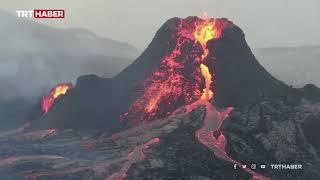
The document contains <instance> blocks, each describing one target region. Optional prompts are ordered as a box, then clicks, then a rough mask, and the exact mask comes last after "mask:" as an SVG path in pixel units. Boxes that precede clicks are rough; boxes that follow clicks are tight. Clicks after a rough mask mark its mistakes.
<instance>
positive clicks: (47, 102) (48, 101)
mask: <svg viewBox="0 0 320 180" xmlns="http://www.w3.org/2000/svg"><path fill="white" fill-rule="evenodd" d="M71 88H72V85H71V84H69V83H64V84H58V85H57V86H55V87H54V88H52V90H51V91H50V94H49V95H47V96H44V97H43V98H42V100H41V109H42V111H43V112H44V113H45V114H47V113H48V112H49V110H50V108H51V107H52V105H53V104H54V101H55V100H56V99H57V98H58V97H59V96H61V95H64V94H66V93H67V92H68V91H69V90H70V89H71Z"/></svg>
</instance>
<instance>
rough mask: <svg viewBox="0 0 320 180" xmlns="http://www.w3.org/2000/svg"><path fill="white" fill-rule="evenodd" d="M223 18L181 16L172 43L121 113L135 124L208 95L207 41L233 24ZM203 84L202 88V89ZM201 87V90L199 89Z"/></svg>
mask: <svg viewBox="0 0 320 180" xmlns="http://www.w3.org/2000/svg"><path fill="white" fill-rule="evenodd" d="M224 21H226V20H224V19H216V20H215V19H212V18H206V19H200V18H187V19H180V21H179V24H177V25H176V27H175V29H174V30H173V32H175V33H173V34H172V39H169V42H168V47H174V48H173V49H172V50H171V51H170V52H169V53H168V54H167V55H166V56H164V58H163V59H162V60H161V61H160V65H159V67H158V68H157V69H156V70H155V71H154V72H153V73H152V74H151V75H150V76H149V77H148V78H147V79H145V80H144V83H143V85H142V86H141V89H139V90H138V92H140V93H141V94H140V95H138V98H137V100H135V101H134V102H133V103H132V104H131V106H130V108H129V111H128V112H126V115H125V116H124V117H123V118H124V119H127V120H129V121H130V122H131V124H132V125H136V124H137V123H139V122H141V121H142V122H144V121H149V120H153V119H156V118H163V117H166V116H168V115H170V114H171V113H172V112H174V111H175V110H176V109H178V108H179V107H181V106H184V105H187V104H192V103H194V102H195V101H197V100H199V99H200V98H205V99H211V98H212V97H213V94H214V93H213V92H212V91H211V90H210V88H211V84H212V81H213V79H212V77H213V74H212V75H211V74H210V67H208V66H206V65H205V64H206V59H207V57H208V55H209V50H208V49H207V43H208V41H210V40H212V39H216V38H220V36H221V32H222V29H224V28H225V27H228V26H229V25H230V24H232V23H231V22H230V21H226V22H224ZM204 88H205V89H204ZM203 89H204V93H202V90H203Z"/></svg>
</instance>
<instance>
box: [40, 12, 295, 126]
mask: <svg viewBox="0 0 320 180" xmlns="http://www.w3.org/2000/svg"><path fill="white" fill-rule="evenodd" d="M201 65H202V66H205V67H206V68H208V72H209V74H210V75H211V76H212V80H213V82H212V83H211V84H210V89H211V90H212V91H213V93H214V100H213V101H214V103H215V104H216V105H217V106H219V107H225V106H242V105H246V104H247V103H249V102H254V101H257V100H259V99H261V98H265V97H277V96H282V95H285V94H287V93H288V92H291V91H294V90H293V89H291V88H290V87H288V86H287V85H285V84H284V83H282V82H280V81H279V80H277V79H275V78H274V77H273V76H272V75H270V74H269V73H268V72H267V71H266V70H265V69H264V68H263V67H262V66H261V65H260V64H259V63H258V61H257V60H256V59H255V57H254V55H253V54H252V52H251V50H250V48H249V46H248V45H247V43H246V40H245V36H244V33H243V32H242V30H241V29H240V28H239V27H237V26H236V25H234V24H233V23H232V22H231V21H229V20H227V19H212V18H208V19H200V18H198V17H188V18H186V19H180V18H172V19H170V20H168V21H167V22H166V23H165V24H164V25H163V26H162V27H161V28H160V29H159V30H158V32H157V33H156V35H155V37H154V39H153V40H152V42H151V43H150V45H149V46H148V48H147V49H146V50H145V51H144V52H143V53H142V55H141V56H140V57H139V58H138V59H136V60H135V61H134V62H133V63H132V64H131V65H130V66H128V67H127V68H126V69H124V70H123V71H122V72H121V73H120V74H118V75H117V76H115V77H114V78H112V79H104V78H99V77H97V76H94V75H87V76H83V77H80V78H79V79H78V81H77V84H76V86H75V87H74V88H73V89H72V90H70V92H69V93H68V94H67V95H66V96H64V97H63V98H62V99H61V100H60V101H58V102H57V105H56V106H54V107H52V109H51V110H50V112H48V114H47V116H45V117H44V120H43V121H41V122H42V123H44V124H45V125H44V126H47V127H54V128H80V129H82V128H85V129H86V128H101V127H110V128H112V129H114V128H116V127H120V126H123V125H124V126H132V125H136V124H137V123H140V122H146V121H152V120H154V119H157V118H164V117H167V116H169V115H170V114H172V113H173V112H174V111H175V110H177V109H178V108H179V107H181V106H184V105H188V104H192V103H194V102H195V101H196V100H198V99H199V98H200V97H201V95H202V91H203V89H205V86H206V83H205V78H203V76H202V74H201V68H200V67H201ZM119 119H120V122H121V123H120V122H119Z"/></svg>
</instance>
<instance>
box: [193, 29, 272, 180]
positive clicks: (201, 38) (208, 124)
mask: <svg viewBox="0 0 320 180" xmlns="http://www.w3.org/2000/svg"><path fill="white" fill-rule="evenodd" d="M216 33H217V30H216V28H215V27H214V24H210V23H209V24H208V23H205V24H204V25H200V26H197V29H196V31H195V33H194V36H195V39H196V40H197V41H198V42H199V43H200V44H201V46H202V48H203V52H204V54H203V55H202V57H201V61H202V62H203V61H204V60H205V58H206V57H207V56H208V53H209V50H208V49H207V47H206V44H207V42H208V41H209V40H211V39H213V38H215V37H217V36H216ZM200 69H201V74H202V76H203V77H204V79H205V89H204V90H203V93H202V96H201V98H200V99H199V100H198V101H197V102H195V103H194V104H192V105H190V106H187V110H188V111H192V109H194V108H195V107H197V106H199V105H204V106H205V107H206V116H205V118H204V123H203V127H202V128H200V129H198V130H197V132H196V137H197V139H198V141H199V142H200V143H202V144H203V145H205V146H207V147H208V148H209V149H211V150H212V151H213V152H214V154H215V155H216V156H217V157H219V158H221V159H224V160H226V161H229V162H231V163H235V164H237V165H239V166H240V167H243V166H242V164H241V163H240V162H237V161H235V160H233V159H232V158H231V157H229V156H228V155H227V153H226V150H225V147H226V144H227V139H226V138H225V136H224V135H223V134H222V133H221V135H220V136H219V137H217V138H215V137H214V135H213V134H214V133H215V132H217V131H219V129H220V127H221V125H222V123H223V121H224V120H225V119H226V118H228V116H229V114H230V113H231V112H232V110H233V108H232V107H229V108H227V109H226V110H225V111H224V112H222V113H221V112H219V111H217V109H216V108H215V107H214V106H213V105H212V104H211V103H210V102H209V101H210V100H211V99H212V97H213V95H214V93H213V92H212V91H211V90H210V87H211V84H212V75H211V74H210V71H209V68H208V67H207V66H206V65H204V64H201V65H200ZM244 170H245V171H246V172H247V173H249V174H251V175H252V179H254V180H263V179H267V178H266V177H264V176H262V175H259V174H257V173H255V172H254V171H252V170H251V169H249V168H244Z"/></svg>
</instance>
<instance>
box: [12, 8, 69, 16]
mask: <svg viewBox="0 0 320 180" xmlns="http://www.w3.org/2000/svg"><path fill="white" fill-rule="evenodd" d="M16 13H17V16H18V17H19V18H64V17H65V11H64V10H62V9H60V10H58V9H35V10H19V11H16Z"/></svg>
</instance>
